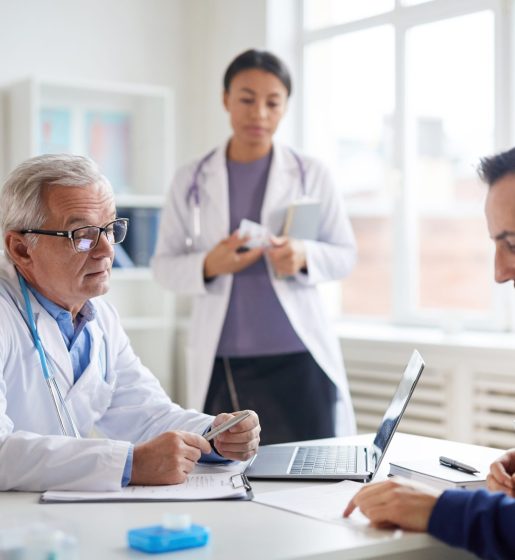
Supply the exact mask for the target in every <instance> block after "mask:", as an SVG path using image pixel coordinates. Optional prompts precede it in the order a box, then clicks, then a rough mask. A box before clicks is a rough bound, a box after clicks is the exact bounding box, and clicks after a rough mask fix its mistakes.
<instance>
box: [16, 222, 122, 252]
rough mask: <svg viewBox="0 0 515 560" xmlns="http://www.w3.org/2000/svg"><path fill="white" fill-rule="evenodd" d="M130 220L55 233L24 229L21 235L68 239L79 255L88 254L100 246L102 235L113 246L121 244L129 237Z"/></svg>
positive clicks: (53, 231) (44, 230)
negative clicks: (29, 234) (30, 234)
mask: <svg viewBox="0 0 515 560" xmlns="http://www.w3.org/2000/svg"><path fill="white" fill-rule="evenodd" d="M128 225H129V219H128V218H118V219H116V220H113V221H112V222H109V223H108V224H107V225H105V226H104V227H99V226H83V227H80V228H77V229H72V230H71V231H55V230H49V229H23V230H22V231H21V232H20V233H23V234H26V233H33V234H37V235H53V236H55V237H66V238H68V239H69V240H70V241H71V242H72V245H73V248H74V249H75V251H77V253H87V252H88V251H91V249H94V248H95V247H96V246H97V245H98V241H99V240H100V235H101V234H102V233H104V234H105V236H106V237H107V240H108V241H109V243H111V245H117V244H118V243H121V242H122V241H123V240H124V239H125V236H126V235H127V227H128Z"/></svg>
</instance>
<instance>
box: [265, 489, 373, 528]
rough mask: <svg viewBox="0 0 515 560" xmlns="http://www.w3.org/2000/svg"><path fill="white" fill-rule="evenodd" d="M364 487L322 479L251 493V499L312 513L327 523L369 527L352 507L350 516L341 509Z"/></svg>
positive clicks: (363, 517)
mask: <svg viewBox="0 0 515 560" xmlns="http://www.w3.org/2000/svg"><path fill="white" fill-rule="evenodd" d="M360 488H363V484H360V483H358V482H352V481H350V480H345V481H344V482H337V483H334V484H332V483H330V484H328V483H327V482H324V483H323V484H319V485H317V486H308V487H307V488H293V489H291V490H278V491H277V492H266V493H264V494H258V495H257V496H255V497H254V502H256V503H258V504H263V505H265V506H271V507H275V508H278V509H284V510H286V511H291V512H293V513H298V514H300V515H304V516H306V517H314V518H315V519H320V520H322V521H327V522H328V523H336V524H338V525H348V524H349V523H352V524H353V525H361V526H362V527H363V528H368V525H369V521H368V519H367V518H366V517H365V516H364V515H363V514H362V513H361V512H360V511H359V510H355V511H354V513H353V514H352V516H351V517H350V518H349V519H344V518H343V517H342V513H343V510H344V509H345V506H346V505H347V504H348V502H349V500H350V499H351V498H352V497H353V496H354V494H356V492H357V491H358V490H359V489H360Z"/></svg>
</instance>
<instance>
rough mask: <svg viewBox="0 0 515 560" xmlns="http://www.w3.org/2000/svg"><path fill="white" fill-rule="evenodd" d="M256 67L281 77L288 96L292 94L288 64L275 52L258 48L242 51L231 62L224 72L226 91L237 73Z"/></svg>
mask: <svg viewBox="0 0 515 560" xmlns="http://www.w3.org/2000/svg"><path fill="white" fill-rule="evenodd" d="M254 68H257V69H258V70H263V71H264V72H270V74H273V75H274V76H276V77H277V78H279V80H281V82H282V84H283V85H284V87H285V88H286V91H287V92H288V97H289V96H290V94H291V89H292V86H291V76H290V72H289V70H288V67H287V66H286V64H285V63H284V62H283V61H282V60H281V59H280V58H278V57H277V56H275V54H272V53H271V52H268V51H258V50H256V49H249V50H248V51H245V52H243V53H241V54H240V55H238V56H237V57H236V58H235V59H234V60H233V61H232V62H231V64H229V66H228V67H227V70H226V71H225V74H224V91H226V92H227V91H229V88H230V87H231V82H232V80H233V78H234V77H235V76H236V74H239V73H240V72H243V71H244V70H252V69H254Z"/></svg>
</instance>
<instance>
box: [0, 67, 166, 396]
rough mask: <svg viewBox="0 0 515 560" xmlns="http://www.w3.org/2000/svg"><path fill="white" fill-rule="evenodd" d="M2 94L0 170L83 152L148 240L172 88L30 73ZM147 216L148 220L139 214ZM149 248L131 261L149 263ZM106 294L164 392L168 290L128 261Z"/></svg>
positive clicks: (159, 189)
mask: <svg viewBox="0 0 515 560" xmlns="http://www.w3.org/2000/svg"><path fill="white" fill-rule="evenodd" d="M5 97H6V101H7V111H6V119H5V121H6V122H5V124H6V127H5V129H6V134H5V138H4V140H5V146H6V149H5V156H6V157H5V167H6V171H10V170H11V169H13V168H14V167H15V166H16V165H17V164H18V163H20V162H21V161H23V160H24V159H27V158H29V157H31V156H35V155H39V154H41V153H58V152H70V153H76V154H81V155H88V156H90V157H92V158H93V159H94V160H95V161H97V163H98V164H99V166H100V168H101V170H102V172H103V173H104V174H105V175H106V176H107V177H108V179H109V180H110V181H111V183H112V185H113V189H114V191H115V197H116V204H117V207H118V208H123V209H124V214H130V215H131V216H132V215H134V216H135V217H136V216H139V218H138V219H133V220H131V222H130V225H129V228H130V234H131V236H132V239H133V240H137V241H138V242H140V241H141V239H145V240H147V245H148V244H149V243H151V241H148V240H152V239H153V238H154V237H155V233H156V232H155V228H156V225H157V220H156V219H155V217H156V214H158V212H159V209H160V208H161V206H162V203H163V200H164V194H165V191H166V189H167V188H168V183H169V179H170V175H171V173H172V168H173V157H172V154H173V147H172V137H171V130H172V126H171V121H172V114H171V107H172V95H171V91H170V90H169V89H167V88H163V87H155V86H144V85H125V84H98V83H96V84H92V83H77V82H66V81H55V80H47V79H35V78H31V79H27V80H23V81H20V82H18V83H15V84H13V85H12V86H11V87H9V88H8V89H7V90H6V96H5ZM145 215H147V216H152V217H153V219H152V220H145V219H142V218H141V216H145ZM129 217H130V216H129ZM147 228H153V230H152V231H148V230H147ZM140 245H141V243H140ZM130 247H131V246H129V245H127V246H126V249H127V251H128V252H129V256H130ZM149 253H150V251H148V254H147V255H146V256H143V258H138V259H137V262H139V263H147V262H148V257H149V256H150V254H149ZM140 257H141V255H140ZM106 297H107V298H108V299H109V300H111V301H112V302H113V303H114V304H115V305H116V308H117V309H118V312H119V313H120V316H121V319H122V323H123V325H124V327H125V329H126V331H127V333H128V335H129V337H130V339H131V342H132V345H133V347H134V349H135V351H136V353H137V354H138V355H139V356H140V357H141V360H142V362H143V363H144V364H145V365H147V366H148V367H149V368H150V369H151V370H152V371H153V372H154V373H155V374H156V376H157V377H158V378H159V380H160V381H161V383H162V385H163V386H164V388H165V389H166V390H168V391H169V389H170V387H171V385H172V374H171V369H172V356H171V346H172V322H173V297H172V296H171V294H169V293H166V292H165V291H164V290H162V289H161V288H159V286H158V285H157V284H156V283H155V282H154V280H153V279H152V275H151V273H150V270H149V269H148V268H146V267H134V268H115V269H113V275H112V285H111V291H110V293H109V294H108V295H107V296H106Z"/></svg>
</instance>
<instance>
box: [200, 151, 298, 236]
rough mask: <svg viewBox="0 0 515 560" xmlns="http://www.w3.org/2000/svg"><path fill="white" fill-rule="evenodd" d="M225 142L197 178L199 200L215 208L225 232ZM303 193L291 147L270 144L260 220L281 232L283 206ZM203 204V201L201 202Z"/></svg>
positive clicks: (227, 217) (271, 228)
mask: <svg viewBox="0 0 515 560" xmlns="http://www.w3.org/2000/svg"><path fill="white" fill-rule="evenodd" d="M227 143H228V142H226V143H225V144H223V145H221V146H219V147H218V148H217V149H216V150H215V152H214V153H213V156H212V157H211V158H210V159H209V160H207V161H206V162H205V164H204V165H203V169H202V171H201V178H199V190H200V200H201V201H206V205H209V207H210V208H212V209H215V208H216V210H217V214H218V215H219V217H220V224H221V225H223V227H224V230H225V234H226V235H228V234H229V233H230V232H229V231H228V230H229V177H228V173H227V162H226V151H227ZM301 194H302V185H301V180H300V170H299V165H298V163H297V160H296V159H295V156H294V155H293V153H292V152H291V150H290V148H288V147H287V146H284V145H282V144H279V143H274V144H273V155H272V161H271V164H270V171H269V174H268V182H267V188H266V192H265V198H264V200H263V207H262V209H261V223H262V224H264V225H266V226H267V227H269V229H270V231H272V232H273V233H276V234H278V233H280V230H281V228H282V224H283V221H284V208H285V207H287V206H288V205H289V204H291V202H292V201H293V200H295V199H296V198H299V197H300V196H301ZM202 204H204V202H202Z"/></svg>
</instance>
